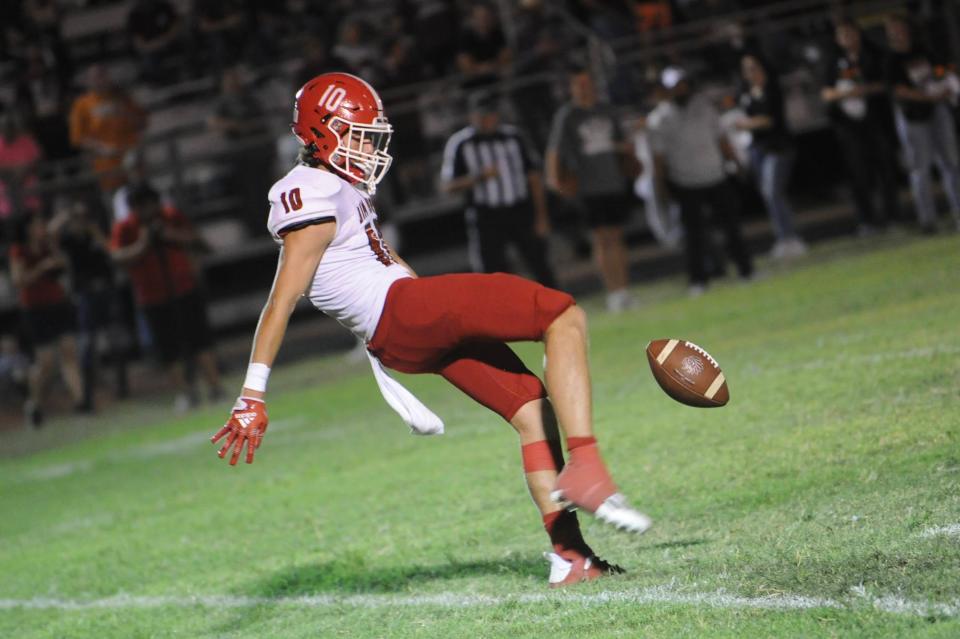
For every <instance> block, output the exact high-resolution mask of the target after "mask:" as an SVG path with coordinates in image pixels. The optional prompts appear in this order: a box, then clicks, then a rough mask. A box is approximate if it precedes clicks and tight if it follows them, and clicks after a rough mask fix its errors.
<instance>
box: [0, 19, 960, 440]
mask: <svg viewBox="0 0 960 639" xmlns="http://www.w3.org/2000/svg"><path fill="white" fill-rule="evenodd" d="M97 4H98V3H97V2H95V1H93V0H62V1H58V0H20V1H18V2H5V3H3V4H2V9H0V21H2V22H3V25H4V28H3V33H2V40H0V73H2V74H3V77H4V79H5V81H6V86H7V87H8V89H9V90H8V91H7V92H6V93H5V94H4V96H3V97H4V101H5V103H4V105H3V110H2V115H0V118H2V119H0V249H2V253H3V255H4V258H3V259H5V261H6V264H3V259H0V265H2V267H3V268H4V269H5V270H6V271H7V272H8V273H9V281H10V282H11V283H12V286H13V288H14V290H15V297H16V303H17V305H18V314H17V316H16V317H15V318H11V319H9V320H7V321H0V388H2V390H3V392H4V394H5V396H8V395H7V393H8V391H9V392H10V393H11V394H16V395H17V396H19V397H22V398H23V402H24V414H25V416H26V419H27V422H28V423H29V424H31V425H33V426H37V425H39V424H41V423H42V421H43V417H44V412H45V407H46V406H48V405H49V399H48V392H49V389H50V388H51V383H52V380H53V377H54V375H55V373H56V371H57V369H58V368H59V371H60V373H61V375H60V376H61V378H62V381H63V386H64V387H65V388H66V391H67V394H68V396H69V399H70V402H71V403H72V407H73V409H74V410H76V411H78V412H81V413H89V412H92V411H93V410H95V408H96V398H97V392H96V391H97V388H98V386H102V385H103V384H102V383H101V382H102V380H103V379H105V377H106V376H105V375H104V374H103V372H104V371H106V370H110V371H111V377H112V379H113V383H112V390H113V393H114V394H115V395H116V396H118V397H123V396H125V395H126V394H127V393H129V392H130V384H129V382H128V374H127V370H128V362H130V361H131V360H132V359H135V358H139V357H143V356H148V357H152V358H153V359H154V360H155V361H156V363H157V365H158V366H160V367H161V368H162V370H164V371H165V373H166V374H167V375H168V376H169V382H170V385H171V386H172V387H173V388H175V389H176V399H175V407H176V408H177V410H181V411H182V410H187V409H188V408H190V407H191V406H193V405H195V404H196V403H197V402H198V401H199V399H200V394H199V392H198V390H197V382H198V381H200V380H202V381H203V382H204V385H205V386H206V388H207V389H208V392H209V394H210V396H212V397H219V396H220V395H221V393H222V390H221V388H220V381H219V372H218V366H217V360H216V356H215V350H214V340H213V335H212V330H211V327H210V323H209V321H208V319H207V315H208V313H207V309H206V304H207V295H206V294H205V286H206V284H205V282H204V277H203V272H202V269H201V268H200V266H199V264H200V260H201V259H202V256H203V255H204V254H205V253H206V252H208V251H209V250H210V247H209V246H207V245H206V244H205V242H204V241H203V240H202V239H201V237H200V235H199V233H198V232H197V230H196V228H195V227H194V224H193V223H192V222H191V220H190V219H189V218H188V216H186V215H184V213H183V212H181V210H179V209H178V204H179V205H183V204H184V203H183V202H179V203H178V202H175V201H174V200H175V198H173V197H171V194H169V193H164V192H161V191H160V190H159V189H158V187H157V185H156V184H154V183H153V180H152V179H151V177H152V176H151V174H150V170H149V168H148V163H147V161H146V159H145V156H144V153H143V142H144V135H145V132H146V130H147V126H148V123H149V118H150V112H149V109H148V108H146V107H145V106H143V105H142V104H141V103H140V102H138V100H137V99H136V98H135V97H134V95H135V94H134V92H132V91H131V90H130V88H131V86H154V87H164V86H170V85H176V84H178V83H184V82H191V81H194V80H197V79H198V78H199V77H208V78H216V82H217V85H218V86H219V92H218V95H217V96H216V97H214V98H212V99H211V101H210V105H209V114H208V117H207V119H206V122H205V126H206V127H207V129H208V130H209V131H210V132H213V133H214V134H216V135H217V136H220V137H221V138H222V139H223V140H224V141H225V143H227V144H228V145H233V147H231V148H235V149H236V150H235V151H234V152H232V153H229V154H228V155H227V156H225V158H224V160H223V162H222V163H223V164H224V165H225V166H227V167H228V171H227V173H228V179H229V191H230V192H231V193H233V194H236V195H238V196H239V198H240V200H241V201H242V202H246V203H248V204H250V206H251V207H252V206H253V205H252V203H254V202H260V201H262V200H263V198H264V194H265V193H266V190H267V188H268V187H269V185H270V183H271V182H272V181H273V179H274V178H275V177H277V176H276V175H275V172H276V159H277V158H276V153H277V151H276V147H275V145H274V144H273V142H272V140H271V139H270V136H271V131H275V130H276V128H277V127H274V126H272V125H271V121H272V114H271V110H270V108H269V106H268V105H265V104H264V103H263V102H262V101H261V99H260V98H259V97H258V96H257V95H256V94H255V92H254V91H252V90H251V86H250V83H249V79H250V78H255V77H257V74H258V73H279V74H286V75H287V76H288V77H289V82H290V86H291V87H299V86H301V85H302V84H303V83H304V82H306V81H307V80H309V79H310V78H312V77H314V76H316V75H318V74H320V73H323V72H327V71H346V72H351V73H355V74H357V75H360V76H362V77H364V78H365V79H367V80H368V81H370V82H371V83H372V84H373V85H374V86H376V87H377V88H378V89H379V90H380V91H381V92H382V93H383V94H384V95H385V100H386V102H387V105H386V107H387V114H388V116H389V117H390V119H391V121H392V123H393V125H394V127H395V130H396V133H395V136H394V139H393V144H392V147H391V151H392V153H393V154H394V156H395V157H397V158H398V161H397V162H396V163H395V166H394V169H393V170H392V173H391V175H390V176H389V178H388V181H387V182H386V183H385V184H384V189H383V191H384V192H383V193H382V194H381V195H380V196H379V197H381V198H382V200H383V201H382V204H381V203H378V206H381V207H382V210H386V211H389V210H390V209H391V205H394V206H395V205H397V204H402V203H404V202H406V201H409V200H411V199H416V198H417V197H423V196H425V195H428V194H430V193H431V192H432V190H433V188H434V185H435V184H437V183H438V184H439V185H440V189H441V191H443V192H445V193H457V194H463V196H464V198H465V210H464V219H465V226H466V229H467V239H468V244H469V250H470V261H471V265H472V267H473V268H474V269H475V270H478V271H495V270H514V269H515V268H516V266H514V264H513V262H512V260H511V259H510V256H509V253H508V251H507V250H506V247H507V246H511V245H512V246H513V250H514V251H515V252H516V253H517V255H518V256H519V257H520V258H521V259H522V261H524V262H525V267H526V270H527V271H528V272H530V273H532V274H533V275H534V277H536V278H537V279H539V280H540V281H542V282H544V283H545V284H548V285H556V284H557V278H556V274H555V272H554V270H553V268H552V260H551V255H550V246H551V243H550V242H549V241H548V239H549V238H550V237H551V236H552V235H558V234H559V235H563V236H564V237H565V238H566V240H568V241H569V243H570V244H571V245H572V246H574V247H575V248H576V250H577V251H579V252H581V253H582V254H583V255H590V256H592V258H593V261H594V263H595V266H596V271H597V274H598V276H599V279H600V281H601V282H602V284H603V286H604V288H605V290H606V296H607V297H606V303H607V308H608V309H609V310H610V311H611V312H620V311H623V310H625V309H628V308H630V307H632V306H633V305H634V304H635V301H634V300H633V298H632V297H631V295H630V293H629V283H630V273H629V265H630V259H629V254H628V241H627V228H628V223H629V220H630V216H631V214H632V213H633V212H634V209H638V208H639V207H638V204H639V203H640V202H641V201H642V210H643V214H644V215H645V218H646V220H645V225H644V226H645V228H646V229H647V230H648V231H649V233H650V234H651V235H652V236H653V238H654V239H655V240H656V241H657V242H659V243H661V244H662V245H664V246H666V247H668V248H671V249H677V250H682V252H683V254H684V256H685V260H684V263H685V268H686V273H687V278H688V283H689V292H690V294H691V295H700V294H703V293H704V292H705V291H706V290H707V289H708V286H709V284H710V282H711V280H713V279H715V278H717V277H722V276H723V275H725V274H726V272H727V266H726V263H727V262H728V261H729V262H731V263H732V264H733V266H734V269H735V271H736V274H737V275H738V276H739V278H741V280H742V281H744V282H749V281H751V280H752V279H753V278H754V277H755V272H756V271H755V266H754V257H755V253H756V249H757V248H758V247H757V244H756V242H750V241H749V238H747V236H746V234H745V233H744V229H743V222H744V219H746V218H750V217H751V216H752V215H753V212H754V210H757V209H762V211H764V213H765V216H766V218H767V219H768V220H769V226H770V229H771V231H772V246H770V248H769V257H770V258H772V259H775V260H789V259H793V258H797V257H799V256H802V255H804V254H805V253H806V251H807V241H808V240H809V238H805V237H804V233H803V228H802V226H801V225H800V224H798V220H797V216H796V214H795V212H794V206H793V203H792V201H791V194H790V192H789V185H790V182H791V176H792V174H793V172H794V166H795V164H796V158H797V137H796V136H795V134H794V133H793V132H792V130H791V127H790V122H789V117H788V115H789V114H788V96H787V95H786V92H785V90H784V85H783V83H782V82H781V78H782V76H783V74H784V73H787V72H792V71H795V70H796V69H797V68H798V67H799V65H798V63H797V60H798V59H803V60H804V61H805V62H804V64H805V68H815V69H816V72H817V74H816V76H815V78H814V82H813V85H814V86H815V89H816V91H815V94H816V99H817V100H819V104H820V105H821V106H822V108H823V109H824V110H825V112H826V114H827V116H828V118H829V124H830V128H831V130H832V132H833V136H832V144H833V145H834V146H833V147H831V148H834V149H837V150H839V151H840V153H841V155H842V159H843V162H842V164H843V166H844V167H845V173H844V180H845V181H846V183H847V185H848V186H849V193H850V195H851V204H852V206H853V208H854V210H855V211H856V219H857V233H858V234H860V235H862V236H870V235H873V234H876V233H880V232H883V231H884V230H885V229H886V228H888V227H889V226H890V225H893V224H901V225H907V224H909V225H911V226H915V227H916V228H918V229H919V230H920V231H922V232H924V233H935V232H937V231H938V230H939V229H940V227H941V226H942V220H941V218H942V216H941V215H939V211H940V209H941V204H940V202H941V201H943V202H944V203H945V204H944V206H943V207H942V208H945V209H946V210H948V211H949V213H950V214H951V215H952V218H951V219H952V224H954V225H956V227H957V228H958V229H960V158H958V148H957V141H956V127H957V103H958V97H960V80H958V78H957V75H956V74H955V72H954V67H953V65H952V64H951V62H952V61H951V60H950V59H949V58H948V55H949V52H950V47H948V46H946V45H943V42H944V41H943V40H940V39H939V38H943V37H944V35H943V34H944V33H945V32H947V31H949V29H946V28H945V27H944V25H943V21H942V20H940V21H934V22H932V23H930V22H922V23H921V22H917V21H914V20H911V19H910V18H909V17H908V14H907V13H897V14H890V15H886V16H885V17H884V18H883V19H882V20H881V19H871V20H869V21H864V20H857V19H854V17H853V16H852V14H847V13H844V12H843V11H841V10H839V9H838V10H836V11H832V12H826V13H824V20H828V21H829V22H828V23H827V24H826V26H824V25H819V26H820V30H819V31H817V32H816V33H818V34H820V35H825V38H821V40H820V41H819V42H817V39H816V37H812V36H810V34H803V35H804V36H805V37H804V38H795V37H794V38H787V37H775V36H777V35H781V36H782V35H783V34H782V33H780V32H777V33H776V34H774V35H771V34H770V33H768V32H764V31H763V30H762V29H758V28H756V27H757V25H756V24H749V23H744V22H738V21H737V20H731V19H728V16H730V15H731V14H735V12H737V11H742V10H748V9H753V8H756V7H759V6H763V5H764V4H767V3H763V2H759V1H755V2H750V1H735V0H650V1H643V0H567V1H565V2H557V3H555V4H554V3H549V2H546V1H543V0H507V1H502V2H496V3H485V2H455V1H453V0H447V1H444V0H399V1H396V2H389V1H387V0H380V1H378V0H367V1H366V2H357V1H353V2H346V1H326V2H319V1H312V0H287V1H286V2H266V1H259V0H189V1H179V2H175V1H173V0H133V1H132V2H129V3H128V11H127V13H126V21H125V24H126V29H125V32H124V34H123V36H122V37H123V38H125V39H126V42H125V45H124V46H125V47H126V50H127V52H128V53H129V54H130V55H131V56H132V58H133V59H134V60H135V61H136V79H135V80H134V81H133V82H132V83H131V84H128V83H121V82H118V81H116V80H115V76H114V75H113V73H112V71H111V70H110V67H109V65H108V64H105V62H106V60H102V59H98V58H97V57H96V56H94V58H93V59H86V58H84V59H77V56H75V55H74V53H72V51H71V47H70V46H68V43H67V42H66V41H65V39H64V36H63V33H62V25H63V22H64V16H65V14H66V12H67V11H71V10H77V7H86V8H89V7H91V6H94V5H97ZM840 4H841V3H837V5H838V7H839V5H840ZM907 4H910V3H907ZM914 4H916V3H914ZM919 4H922V5H923V6H924V7H925V10H926V11H927V13H926V14H925V15H928V16H933V17H944V16H946V17H947V18H949V17H950V16H952V17H953V19H955V18H956V14H955V13H954V14H945V13H942V12H941V9H942V7H943V3H938V2H936V1H934V0H931V1H929V2H922V3H919ZM914 15H919V14H918V13H917V12H916V11H914ZM684 25H687V26H686V27H684ZM678 27H683V28H687V29H688V30H687V31H686V32H684V31H683V30H682V28H681V29H679V30H678ZM954 27H955V28H960V25H954ZM667 33H689V34H693V36H694V37H695V38H696V39H697V42H698V45H697V48H696V49H695V50H694V53H693V54H691V53H684V49H683V48H682V47H676V48H675V49H671V48H669V47H667V48H664V47H660V48H657V49H656V50H657V53H656V54H655V55H650V56H645V55H642V50H643V46H645V45H652V44H656V43H657V42H658V38H659V37H661V35H662V34H667ZM792 35H796V34H795V33H794V34H792ZM801 42H802V43H805V44H804V45H803V46H800V45H798V43H801ZM811 42H815V43H817V45H818V46H817V47H811V45H810V43H811ZM938 42H939V43H940V44H936V43H938ZM931 43H933V44H931ZM638 52H639V53H638ZM285 60H292V61H294V64H293V65H292V66H288V67H283V68H282V70H278V69H280V68H281V66H282V65H279V64H278V63H279V62H281V61H285ZM438 78H443V79H446V84H443V85H442V86H444V87H452V88H451V90H452V91H453V92H455V93H456V94H457V95H462V96H467V97H468V98H469V100H468V106H467V107H466V108H461V110H460V111H459V112H458V114H457V115H459V116H460V120H461V121H460V122H456V118H455V119H454V122H455V123H456V124H457V126H460V125H466V126H464V127H463V128H461V129H459V130H456V131H455V132H453V133H452V135H451V134H450V129H451V128H455V127H448V128H447V129H446V130H444V131H443V132H442V133H443V135H442V137H441V139H439V141H438V142H439V144H438V148H437V150H438V152H439V151H441V150H442V156H443V157H442V166H441V167H439V168H440V170H439V171H436V170H435V169H436V167H435V165H433V164H431V163H430V161H429V159H428V153H429V151H430V148H429V145H425V144H424V139H425V136H426V135H427V134H426V131H425V129H426V128H428V127H427V121H426V120H427V119H426V118H424V113H423V111H424V108H408V107H409V104H410V103H411V99H413V100H414V102H415V101H416V98H417V96H418V94H419V90H420V88H421V87H428V86H431V85H430V83H431V82H434V81H437V79H438ZM543 78H546V80H543ZM531 79H534V80H537V81H533V80H531ZM393 105H398V107H399V108H397V109H396V110H391V107H392V106H393ZM425 108H426V109H427V110H428V111H429V108H430V107H429V106H427V107H425ZM464 114H466V115H467V117H463V116H464ZM818 152H822V153H829V152H830V151H829V150H828V149H826V148H825V149H824V150H822V151H818ZM71 158H72V161H73V162H74V164H72V165H71V166H73V168H72V169H71V170H72V171H74V172H75V173H76V174H77V175H84V174H92V175H93V176H95V180H94V181H93V182H89V183H84V182H83V181H82V180H81V181H78V184H77V186H75V187H71V188H68V189H60V190H58V191H57V193H56V194H51V193H48V192H45V191H44V190H43V189H38V188H37V187H38V185H39V184H40V183H41V182H42V178H43V171H44V167H46V166H49V165H50V163H51V161H54V162H55V161H63V160H65V159H66V160H70V159H71ZM934 166H936V167H937V175H938V176H939V183H940V185H941V190H942V193H943V195H944V197H943V198H940V197H938V195H937V194H938V193H939V192H940V191H938V190H935V189H934V188H933V186H932V185H933V182H932V181H931V173H932V168H933V167H934ZM437 173H439V176H438V175H437ZM901 185H904V186H908V187H909V191H910V194H911V201H912V206H911V207H907V206H904V204H903V203H902V202H901V197H900V190H901V189H900V187H901ZM253 208H256V207H253ZM911 209H912V210H913V211H914V214H913V215H912V216H911V215H908V213H907V211H909V210H911ZM241 217H243V220H242V221H243V222H244V223H245V224H247V225H248V227H249V229H248V230H249V233H250V234H251V235H254V234H259V233H260V232H261V228H260V227H261V226H262V220H261V217H262V211H260V210H259V209H257V210H255V211H253V213H251V214H250V215H246V216H241ZM0 274H2V273H0ZM0 279H2V278H0ZM0 292H2V291H0ZM0 317H2V315H0Z"/></svg>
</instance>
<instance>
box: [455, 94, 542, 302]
mask: <svg viewBox="0 0 960 639" xmlns="http://www.w3.org/2000/svg"><path fill="white" fill-rule="evenodd" d="M470 102H471V104H470V118H471V125H470V126H468V127H466V128H464V129H461V130H459V131H457V132H456V133H454V134H453V135H452V136H451V137H450V139H449V140H448V141H447V145H446V148H445V149H444V152H443V168H442V175H441V177H442V179H443V184H444V188H445V189H446V190H447V191H449V192H457V191H466V192H467V193H468V197H469V206H468V208H467V211H466V218H467V236H468V238H469V243H470V254H471V262H472V266H473V269H474V270H475V271H477V272H479V273H496V272H509V271H510V270H511V269H510V268H509V263H508V261H507V255H506V248H507V245H509V244H513V245H515V246H516V247H517V250H518V251H519V253H520V255H521V257H522V258H523V259H524V261H525V262H526V263H527V265H528V266H529V267H530V270H531V271H532V272H533V276H534V278H535V279H536V280H537V281H538V282H540V283H541V284H543V285H544V286H548V287H550V288H556V278H555V277H554V275H553V270H552V269H551V268H550V265H549V263H548V262H547V242H546V237H547V235H548V234H549V232H550V222H549V219H548V217H547V204H546V194H545V192H544V188H543V177H542V173H541V170H540V166H539V164H540V163H539V158H537V157H536V154H535V152H534V151H533V149H532V147H531V146H530V143H529V142H528V141H527V138H526V135H524V134H523V133H521V132H520V130H519V129H517V128H516V127H513V126H509V125H505V124H501V123H500V113H499V108H498V106H499V105H498V104H497V102H496V100H495V99H494V98H493V97H492V96H487V95H475V96H472V97H471V101H470Z"/></svg>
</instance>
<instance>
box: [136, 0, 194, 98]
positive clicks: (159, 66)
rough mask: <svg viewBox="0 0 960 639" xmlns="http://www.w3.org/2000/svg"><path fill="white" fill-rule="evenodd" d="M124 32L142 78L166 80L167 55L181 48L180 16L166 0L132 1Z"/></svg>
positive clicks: (167, 71)
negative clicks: (133, 52) (137, 61)
mask: <svg viewBox="0 0 960 639" xmlns="http://www.w3.org/2000/svg"><path fill="white" fill-rule="evenodd" d="M127 32H128V33H129V34H130V37H131V41H132V44H133V50H134V51H135V52H136V54H137V57H138V59H139V62H140V75H141V78H142V79H144V80H146V81H156V82H166V81H170V80H172V79H173V78H172V77H171V75H172V73H171V69H170V67H169V62H170V59H169V58H170V56H171V54H173V53H175V52H177V51H178V50H179V49H181V48H182V47H181V44H182V42H181V38H180V35H181V30H180V17H179V16H178V15H177V11H176V9H174V8H173V5H172V4H170V3H169V2H167V0H136V1H135V2H134V3H133V5H132V6H131V7H130V13H128V14H127Z"/></svg>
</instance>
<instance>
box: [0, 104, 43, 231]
mask: <svg viewBox="0 0 960 639" xmlns="http://www.w3.org/2000/svg"><path fill="white" fill-rule="evenodd" d="M41 157H42V154H41V152H40V147H39V146H38V145H37V142H36V141H35V140H34V139H33V136H32V135H30V134H29V133H28V132H27V131H26V129H25V128H24V126H23V120H22V118H21V117H20V114H18V113H17V112H16V111H14V110H12V109H11V110H7V111H6V112H4V113H3V114H2V115H0V222H2V221H5V220H10V219H11V218H12V217H14V216H15V215H17V214H18V213H30V212H33V213H36V212H38V211H39V210H40V209H41V207H42V203H41V200H40V195H39V194H38V193H37V192H36V191H35V190H34V189H36V187H37V174H36V168H37V163H38V162H39V161H40V158H41Z"/></svg>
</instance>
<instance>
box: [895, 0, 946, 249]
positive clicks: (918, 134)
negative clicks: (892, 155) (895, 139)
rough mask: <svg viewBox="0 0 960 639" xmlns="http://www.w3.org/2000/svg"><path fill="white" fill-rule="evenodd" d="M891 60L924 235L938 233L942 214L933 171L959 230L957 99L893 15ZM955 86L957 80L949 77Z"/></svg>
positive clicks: (901, 132) (901, 21)
mask: <svg viewBox="0 0 960 639" xmlns="http://www.w3.org/2000/svg"><path fill="white" fill-rule="evenodd" d="M885 26H886V31H887V42H888V44H889V46H890V57H889V58H888V59H887V69H886V78H887V84H888V85H889V86H890V91H891V92H892V93H893V100H894V109H893V112H894V118H895V120H896V124H897V134H898V136H899V137H900V144H901V145H902V146H903V151H904V155H905V156H906V160H907V166H908V167H909V170H910V190H911V191H912V193H913V204H914V207H916V210H917V218H918V221H919V222H920V228H921V229H922V231H923V232H924V233H935V232H936V219H937V211H936V205H935V203H934V200H933V193H932V192H931V190H930V169H931V168H932V165H933V163H934V162H936V164H937V168H938V169H939V170H940V179H941V181H942V183H943V190H944V191H946V194H947V199H948V201H949V204H950V210H951V212H952V213H953V217H954V221H955V222H956V224H957V228H958V229H960V158H958V151H957V136H956V130H955V128H954V127H955V126H956V125H955V123H954V121H953V118H952V117H951V114H950V110H949V108H948V106H947V102H948V100H951V99H953V100H956V97H957V91H956V88H954V89H951V88H950V83H951V80H950V79H949V78H943V77H938V74H937V73H936V67H935V60H934V57H933V55H932V54H931V53H930V52H929V51H928V50H927V49H926V48H925V47H924V46H923V44H922V43H915V42H914V41H913V34H912V33H911V31H910V24H909V23H908V22H907V21H906V19H905V18H902V17H899V16H894V17H891V18H889V19H888V20H887V21H886V24H885ZM950 78H952V83H953V85H954V87H956V86H957V79H956V76H950Z"/></svg>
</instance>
